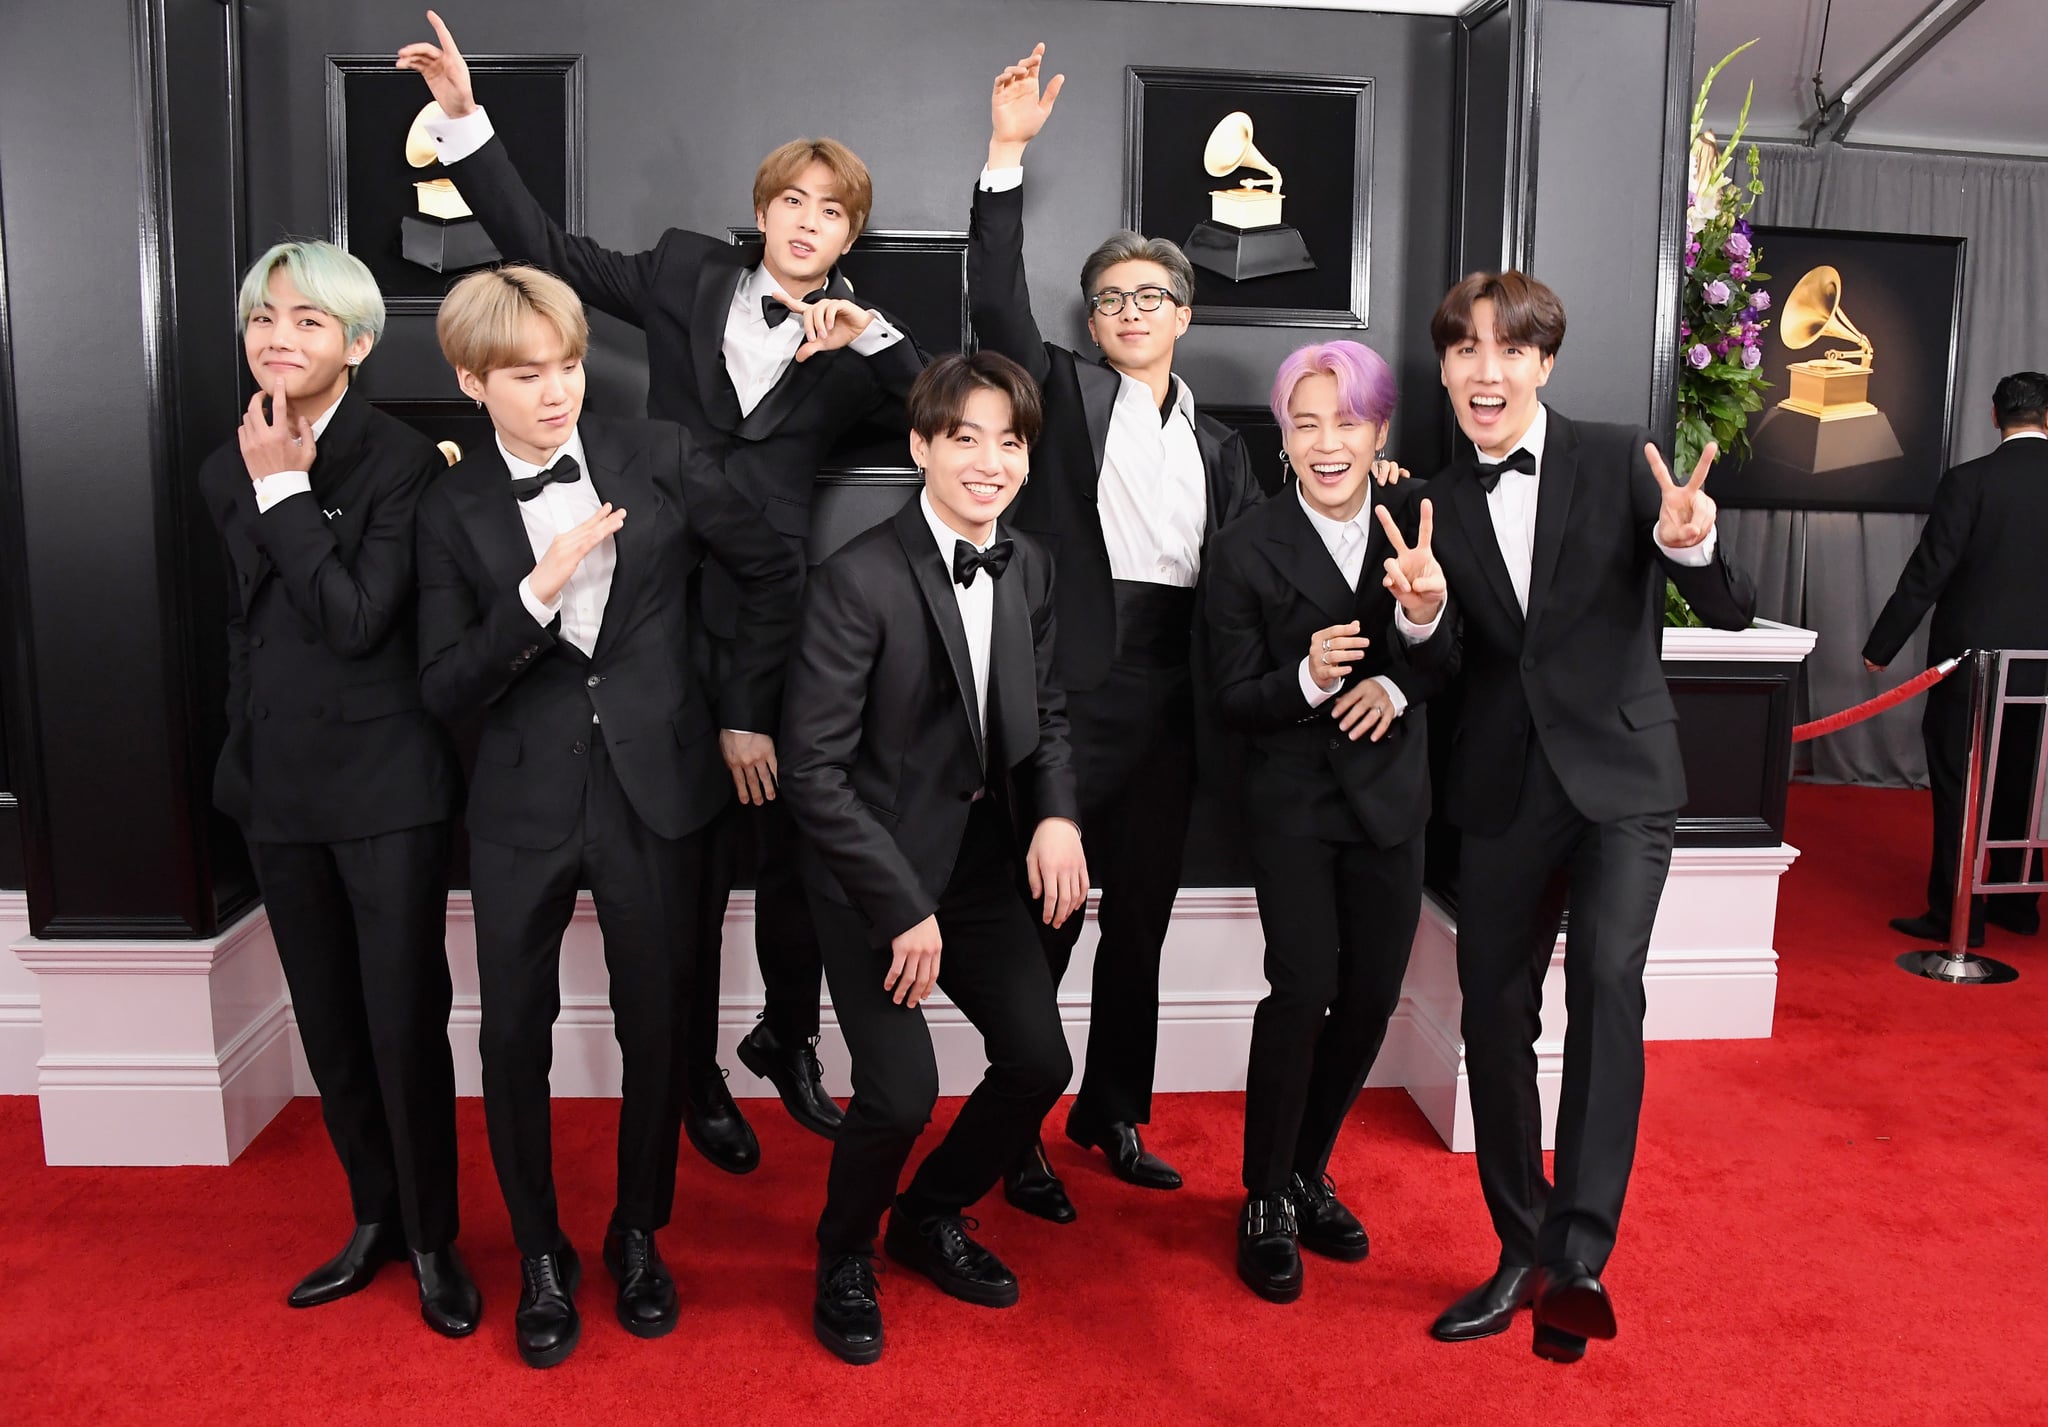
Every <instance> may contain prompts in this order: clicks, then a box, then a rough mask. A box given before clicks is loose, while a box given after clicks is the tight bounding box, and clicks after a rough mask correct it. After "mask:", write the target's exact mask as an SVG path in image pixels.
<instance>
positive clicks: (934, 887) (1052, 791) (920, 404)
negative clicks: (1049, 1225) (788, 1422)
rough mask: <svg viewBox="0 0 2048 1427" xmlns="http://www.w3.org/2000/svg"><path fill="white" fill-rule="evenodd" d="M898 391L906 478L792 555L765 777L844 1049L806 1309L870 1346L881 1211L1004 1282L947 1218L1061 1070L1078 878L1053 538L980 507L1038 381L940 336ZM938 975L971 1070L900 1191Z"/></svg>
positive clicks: (936, 1255) (893, 1235) (926, 1269)
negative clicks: (805, 576)
mask: <svg viewBox="0 0 2048 1427" xmlns="http://www.w3.org/2000/svg"><path fill="white" fill-rule="evenodd" d="M909 412H910V421H911V437H910V452H911V457H912V459H913V460H915V461H916V463H917V465H918V467H919V468H920V469H921V470H922V471H923V472H924V480H925V485H924V490H923V492H922V493H921V494H920V495H919V496H918V497H917V499H916V500H913V501H910V502H909V503H907V504H906V505H905V506H904V507H903V509H902V511H901V512H900V513H898V514H897V515H896V516H895V517H894V518H892V519H890V520H886V521H884V522H883V523H882V524H880V525H877V526H875V527H874V528H873V529H871V530H869V531H867V532H866V533H865V534H862V535H858V536H855V537H854V539H853V540H852V541H850V542H849V543H848V544H847V545H846V546H845V547H844V548H843V549H841V550H840V551H839V552H838V553H836V554H835V555H833V556H832V557H831V558H830V559H829V560H827V561H826V562H825V563H824V564H823V565H821V566H819V567H818V569H817V571H816V572H815V573H814V574H813V575H812V577H811V583H810V588H809V590H808V591H807V593H806V599H805V607H804V617H803V623H802V627H801V630H800V633H799V635H798V638H797V647H796V653H795V656H794V658H793V659H792V661H791V667H790V680H789V697H788V701H787V705H786V713H785V717H784V720H783V747H784V748H785V750H786V755H787V756H786V757H785V759H784V768H785V770H786V771H785V774H784V790H785V792H786V793H787V795H788V798H789V801H790V806H791V810H792V811H793V812H794V813H795V815H796V818H797V821H798V824H799V825H800V826H801V827H802V829H803V831H804V834H805V839H806V840H805V881H806V885H807V886H808V887H809V889H810V894H811V909H812V915H813V917H814V918H815V919H816V924H817V927H818V931H819V935H820V939H821V941H822V944H823V946H824V949H825V974H826V978H827V980H829V981H830V983H831V986H832V1005H833V1008H834V1010H835V1012H836V1013H837V1015H838V1017H839V1025H840V1027H841V1029H842V1030H843V1031H844V1033H845V1035H846V1044H847V1049H848V1050H849V1051H850V1052H852V1057H853V1099H852V1100H851V1101H850V1102H849V1103H848V1104H847V1107H846V1123H845V1124H844V1125H842V1126H841V1127H840V1131H839V1136H838V1139H837V1141H836V1143H834V1145H833V1146H832V1169H831V1175H830V1179H829V1181H828V1183H827V1186H826V1198H825V1210H824V1213H823V1214H822V1215H821V1216H820V1217H819V1220H818V1278H817V1298H816V1301H815V1303H814V1305H813V1309H812V1327H813V1330H814V1331H815V1332H816V1334H817V1336H818V1340H819V1341H820V1342H822V1343H823V1344H824V1345H825V1346H826V1347H827V1348H829V1349H831V1351H832V1352H834V1353H836V1354H838V1355H839V1356H840V1357H841V1358H843V1359H845V1360H846V1361H848V1362H852V1363H870V1362H873V1361H875V1360H876V1359H877V1358H879V1357H880V1356H881V1353H882V1343H883V1336H882V1316H881V1310H880V1308H879V1306H878V1305H877V1303H876V1299H875V1276H874V1274H875V1270H874V1265H873V1263H872V1262H871V1260H872V1258H873V1254H874V1238H875V1227H876V1224H877V1222H878V1221H879V1220H880V1218H881V1216H882V1214H883V1212H884V1211H885V1210H886V1211H888V1214H889V1228H888V1233H887V1235H886V1236H885V1239H884V1243H885V1245H886V1247H887V1249H888V1251H889V1256H890V1257H891V1258H893V1259H895V1260H896V1261H897V1262H898V1263H900V1264H903V1265H904V1266H905V1267H908V1268H912V1269H915V1270H916V1271H917V1272H919V1273H922V1274H924V1275H926V1276H927V1277H929V1278H930V1279H931V1280H932V1282H934V1283H935V1284H937V1285H938V1287H939V1288H940V1289H941V1290H942V1291H943V1292H946V1293H949V1294H951V1295H953V1296H954V1297H956V1298H960V1299H964V1300H965V1301H967V1302H969V1303H978V1304H982V1305H984V1306H987V1307H992V1308H1001V1307H1008V1306H1009V1305H1011V1304H1014V1303H1015V1302H1016V1301H1017V1298H1018V1288H1017V1279H1016V1277H1015V1275H1013V1274H1012V1273H1011V1272H1010V1270H1009V1269H1008V1268H1006V1267H1004V1265H1003V1264H1002V1263H1001V1262H1000V1261H999V1260H998V1259H997V1258H996V1256H995V1255H994V1254H992V1253H990V1252H989V1251H988V1250H987V1249H985V1248H983V1247H982V1246H981V1245H979V1244H977V1243H976V1242H975V1241H974V1240H973V1239H971V1238H969V1237H968V1234H967V1231H968V1229H970V1228H972V1227H974V1220H972V1219H969V1218H966V1217H964V1215H965V1211H966V1210H967V1208H968V1206H969V1205H971V1204H973V1203H974V1202H975V1201H976V1200H977V1199H979V1198H981V1196H982V1195H983V1194H985V1193H987V1192H988V1191H989V1190H990V1189H991V1188H993V1187H994V1185H995V1183H996V1181H997V1180H998V1179H999V1178H1001V1176H1002V1173H1003V1169H1004V1166H1006V1165H1008V1164H1010V1163H1012V1162H1013V1161H1014V1160H1015V1159H1016V1157H1017V1156H1018V1154H1019V1153H1021V1152H1022V1151H1023V1150H1024V1149H1025V1148H1026V1147H1027V1146H1028V1145H1029V1144H1030V1143H1031V1141H1032V1139H1033V1137H1034V1136H1035V1135H1036V1134H1037V1133H1038V1124H1039V1121H1040V1120H1041V1119H1043V1118H1044V1116H1045V1113H1046V1111H1048V1110H1049V1109H1051V1108H1052V1106H1053V1104H1054V1102H1055V1101H1057V1100H1058V1099H1059V1096H1060V1092H1061V1091H1062V1090H1063V1089H1065V1087H1066V1083H1067V1077H1068V1076H1069V1075H1071V1074H1072V1073H1073V1061H1072V1059H1071V1058H1070V1056H1069V1055H1068V1052H1067V1041H1066V1035H1065V1033H1064V1031H1063V1030H1062V1029H1061V1027H1060V1015H1059V1006H1058V1003H1057V1000H1056V994H1055V990H1054V985H1053V980H1052V976H1051V973H1050V971H1049V969H1048V967H1047V966H1046V962H1045V956H1044V953H1043V952H1042V951H1041V950H1040V948H1039V945H1038V938H1037V932H1036V929H1035V928H1034V925H1033V922H1034V916H1033V913H1034V912H1036V913H1037V917H1036V921H1037V922H1038V923H1039V924H1041V925H1044V926H1057V925H1059V924H1060V923H1062V922H1064V921H1066V920H1067V919H1068V918H1070V917H1072V916H1074V915H1076V914H1077V913H1078V912H1079V909H1080V907H1081V904H1082V902H1083V901H1084V900H1086V898H1087V895H1088V868H1087V863H1086V861H1085V860H1084V858H1083V856H1082V851H1081V832H1080V828H1079V826H1078V824H1077V822H1076V821H1075V819H1076V816H1077V815H1078V813H1079V812H1080V804H1079V803H1078V801H1077V799H1076V796H1075V791H1074V770H1073V766H1072V762H1071V757H1070V754H1069V751H1068V748H1067V720H1066V713H1065V710H1064V707H1063V700H1062V698H1061V696H1060V691H1059V686H1058V684H1057V683H1056V682H1055V681H1054V679H1053V676H1052V665H1053V649H1054V640H1053V627H1054V619H1053V610H1054V600H1053V565H1052V560H1051V558H1050V557H1049V555H1048V554H1047V552H1046V551H1045V550H1043V549H1042V548H1041V547H1039V546H1038V545H1037V544H1035V543H1034V542H1033V541H1031V540H1030V539H1029V538H1028V537H1025V536H1020V535H1017V534H1016V533H1015V532H1013V531H1012V530H1010V529H1009V528H1008V526H1006V525H1004V524H1001V523H999V518H1000V517H1001V515H1002V514H1003V512H1004V510H1005V509H1007V508H1008V507H1009V505H1010V502H1011V501H1012V500H1014V499H1015V497H1016V495H1017V491H1018V489H1019V487H1021V486H1022V485H1023V484H1024V482H1025V480H1026V478H1027V473H1028V471H1029V467H1030V453H1031V449H1032V446H1033V443H1034V441H1035V439H1036V438H1037V436H1038V435H1039V431H1040V423H1041V416H1040V408H1039V401H1038V390H1037V388H1036V387H1035V386H1033V385H1032V382H1031V379H1030V377H1028V376H1027V375H1025V373H1024V371H1023V370H1022V369H1021V368H1020V367H1018V366H1017V365H1016V364H1015V363H1014V362H1011V361H1010V360H1009V359H1008V358H1006V357H1002V356H1000V355H998V354H996V353H994V352H989V351H981V352H977V353H975V354H974V355H973V356H971V357H964V356H946V357H941V358H940V359H939V360H938V361H936V362H934V363H933V364H932V365H931V367H930V368H928V369H927V370H926V371H925V373H924V375H923V376H922V377H920V378H919V379H918V382H917V385H916V386H915V387H913V388H912V389H911V393H910V403H909ZM1027 885H1028V887H1029V889H1030V891H1029V895H1030V898H1031V899H1032V900H1034V901H1037V902H1038V903H1039V906H1037V907H1034V906H1033V905H1032V904H1031V901H1027V900H1026V896H1025V891H1024V888H1025V886H1027ZM942 958H943V960H942ZM934 985H936V986H938V987H939V988H940V989H941V990H943V991H944V992H945V993H946V995H947V996H948V997H949V998H951V1000H952V1002H953V1004H954V1005H955V1006H957V1007H958V1008H959V1009H960V1011H961V1012H962V1014H964V1015H965V1016H966V1017H967V1019H968V1021H969V1022H970V1023H971V1024H972V1025H973V1026H974V1027H975V1029H976V1030H978V1031H980V1032H981V1036H982V1042H983V1045H984V1046H985V1047H986V1049H987V1052H988V1061H989V1066H988V1072H987V1074H985V1075H984V1076H983V1077H982V1081H981V1083H980V1085H978V1086H976V1087H975V1090H974V1093H973V1094H972V1095H970V1096H968V1098H967V1103H966V1104H965V1105H963V1106H962V1107H961V1109H960V1114H959V1117H958V1118H957V1119H956V1120H955V1121H954V1122H953V1127H952V1129H951V1130H949V1131H948V1132H947V1134H946V1136H945V1138H944V1139H943V1140H941V1141H940V1142H939V1143H938V1145H937V1146H935V1147H934V1148H933V1149H932V1151H931V1153H930V1154H928V1155H926V1156H925V1158H924V1162H923V1163H922V1164H920V1165H919V1166H918V1168H917V1173H916V1174H915V1175H914V1176H912V1178H911V1181H910V1184H909V1186H908V1187H907V1188H905V1189H904V1190H903V1192H902V1193H901V1194H898V1193H897V1192H896V1186H897V1181H898V1178H899V1176H900V1175H901V1173H902V1170H903V1165H904V1163H905V1161H906V1160H908V1159H909V1157H910V1151H911V1148H912V1146H913V1145H915V1143H916V1141H917V1137H918V1134H919V1133H920V1132H921V1131H922V1130H923V1129H924V1127H925V1124H926V1123H927V1121H929V1119H930V1118H931V1112H932V1105H933V1103H934V1102H935V1101H936V1099H937V1098H938V1093H939V1075H938V1066H937V1063H936V1061H935V1060H934V1058H933V1053H932V1040H931V1032H930V1030H929V1029H928V1028H927V1027H926V1025H925V1020H924V1013H923V1012H922V1011H921V1010H920V1009H919V1007H920V1006H921V1005H922V1004H923V1002H924V1000H925V998H926V997H927V996H929V995H930V994H931V990H932V987H933V986H934ZM892 1201H893V1206H892Z"/></svg>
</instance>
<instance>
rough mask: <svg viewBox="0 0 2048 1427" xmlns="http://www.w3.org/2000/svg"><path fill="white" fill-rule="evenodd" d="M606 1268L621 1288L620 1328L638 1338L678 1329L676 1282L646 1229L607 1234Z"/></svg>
mask: <svg viewBox="0 0 2048 1427" xmlns="http://www.w3.org/2000/svg"><path fill="white" fill-rule="evenodd" d="M604 1266H605V1267H606V1268H608V1269H610V1270H611V1275H612V1278H613V1280H614V1281H615V1282H616V1283H617V1284H618V1285H619V1297H618V1302H617V1305H616V1308H617V1312H618V1315H619V1326H620V1327H621V1328H624V1329H625V1330H626V1331H627V1332H628V1333H631V1334H632V1335H633V1336H634V1337H636V1338H659V1337H662V1336H664V1335H665V1334H667V1333H668V1332H670V1331H671V1330H673V1329H674V1327H675V1326H676V1281H675V1279H674V1278H673V1277H672V1276H670V1274H669V1271H668V1265H667V1264H665V1263H663V1262H662V1261H661V1250H660V1248H658V1247H657V1246H656V1245H655V1242H654V1235H653V1234H651V1233H649V1232H648V1231H647V1230H645V1229H622V1228H620V1227H619V1226H618V1225H617V1224H614V1225H612V1226H611V1227H610V1228H609V1229H606V1230H605V1231H604Z"/></svg>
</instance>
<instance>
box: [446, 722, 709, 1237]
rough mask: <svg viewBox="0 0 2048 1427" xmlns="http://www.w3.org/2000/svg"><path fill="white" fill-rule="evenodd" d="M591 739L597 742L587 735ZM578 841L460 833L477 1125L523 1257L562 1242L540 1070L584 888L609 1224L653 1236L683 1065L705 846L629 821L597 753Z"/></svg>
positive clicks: (697, 837)
mask: <svg viewBox="0 0 2048 1427" xmlns="http://www.w3.org/2000/svg"><path fill="white" fill-rule="evenodd" d="M593 735H595V730H593ZM589 746H590V751H589V754H588V757H589V758H590V771H589V775H588V777H587V779H586V781H585V784H584V795H583V815H582V817H581V818H580V819H579V820H578V822H577V825H576V830H575V831H574V832H572V833H571V834H570V835H569V837H568V838H567V839H566V840H565V841H564V842H563V843H562V844H561V845H560V846H558V847H552V848H549V849H547V850H546V851H536V850H534V849H532V848H525V847H510V846H507V845H506V844H504V843H498V842H492V841H491V840H490V838H489V837H488V836H487V835H486V833H485V832H480V831H476V830H472V832H471V834H470V870H471V878H470V880H471V885H472V888H473V893H474V897H475V903H476V962H477V980H478V983H479V986H480V989H481V991H482V995H483V1026H482V1034H481V1037H480V1040H481V1048H482V1052H483V1073H484V1074H483V1079H484V1118H485V1121H486V1123H487V1124H488V1125H489V1127H490V1137H491V1161H492V1163H493V1164H494V1165H495V1166H496V1167H497V1171H498V1186H499V1188H500V1190H502V1191H503V1193H504V1195H505V1207H506V1208H507V1209H508V1210H509V1211H510V1212H511V1217H512V1237H513V1238H514V1240H516V1241H517V1243H518V1244H519V1251H520V1252H521V1253H522V1254H525V1255H528V1256H529V1257H530V1256H533V1255H536V1254H543V1253H549V1252H552V1251H553V1250H555V1249H557V1248H559V1247H560V1246H561V1245H562V1244H563V1243H564V1242H565V1240H564V1239H563V1237H562V1231H561V1225H560V1222H559V1218H558V1215H557V1211H556V1205H555V1178H554V1152H553V1141H552V1134H551V1125H550V1120H549V1111H550V1098H549V1089H548V1071H549V1069H550V1068H551V1067H552V1065H553V1064H554V1024H555V1017H556V1016H557V1015H558V1014H559V1013H560V1011H561V1009H562V994H561V960H562V933H563V932H564V931H566V930H567V929H568V926H569V919H570V917H571V916H572V915H573V913H574V912H575V910H576V892H577V889H578V888H579V887H588V888H589V889H590V894H591V898H592V900H594V901H595V902H596V904H597V924H598V928H599V929H600V930H601V931H602V932H603V934H604V960H605V967H606V970H607V971H609V972H610V975H611V1008H612V1029H613V1034H614V1035H616V1036H617V1038H618V1042H619V1052H620V1056H621V1058H622V1059H623V1061H624V1067H625V1072H624V1078H623V1082H622V1085H621V1089H620V1099H619V1142H618V1200H617V1204H616V1206H615V1208H614V1210H613V1213H612V1219H613V1222H614V1223H617V1224H619V1225H620V1226H622V1227H625V1228H629V1229H647V1230H654V1229H658V1228H660V1227H662V1226H663V1225H664V1224H666V1223H668V1220H669V1214H670V1211H671V1209H672V1208H673V1206H674V1201H675V1186H676V1146H677V1143H678V1140H679V1138H680V1136H681V1133H682V1123H683V1121H682V1105H683V1059H684V1058H683V1055H682V1047H681V1046H680V1045H678V1044H677V1028H678V1027H680V1026H681V1025H683V1024H684V1021H685V1019H686V1014H687V1007H686V998H687V997H688V995H689V991H690V985H691V979H690V971H691V960H692V954H693V951H694V942H695V929H696V926H697V915H698V889H699V885H700V879H701V876H702V870H703V850H702V847H701V841H702V838H703V836H704V834H702V833H701V832H700V833H695V834H692V835H691V836H689V837H685V838H680V839H670V838H665V837H659V836H657V835H655V834H654V833H653V832H652V831H650V830H649V829H648V827H647V825H646V824H645V823H643V822H641V821H640V815H639V814H638V813H636V812H634V811H633V808H632V805H631V803H629V802H628V801H627V799H626V794H625V790H624V789H623V788H621V787H620V786H619V780H618V777H617V775H616V774H615V773H613V771H612V767H611V760H610V759H609V758H608V757H607V756H606V754H605V748H604V740H603V739H602V738H601V737H596V736H593V737H592V738H591V739H590V741H589Z"/></svg>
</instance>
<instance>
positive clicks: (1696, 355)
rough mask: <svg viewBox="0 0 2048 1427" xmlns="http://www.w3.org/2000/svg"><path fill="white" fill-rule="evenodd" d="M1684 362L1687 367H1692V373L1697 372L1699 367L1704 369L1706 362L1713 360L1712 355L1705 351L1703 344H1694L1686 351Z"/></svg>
mask: <svg viewBox="0 0 2048 1427" xmlns="http://www.w3.org/2000/svg"><path fill="white" fill-rule="evenodd" d="M1685 360H1686V363H1687V365H1689V366H1690V367H1692V369H1693V370H1694V371H1698V370H1699V369H1700V368H1701V367H1704V366H1705V365H1706V364H1707V363H1708V362H1711V361H1713V360H1714V354H1713V353H1712V352H1709V351H1708V350H1707V348H1706V344H1705V343H1702V342H1695V343H1693V344H1692V346H1691V347H1690V348H1689V349H1688V350H1687V351H1686V354H1685Z"/></svg>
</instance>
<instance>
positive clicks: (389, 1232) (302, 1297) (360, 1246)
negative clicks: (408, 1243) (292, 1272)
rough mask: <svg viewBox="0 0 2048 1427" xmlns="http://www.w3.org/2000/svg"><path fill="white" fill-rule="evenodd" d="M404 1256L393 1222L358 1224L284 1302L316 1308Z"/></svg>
mask: <svg viewBox="0 0 2048 1427" xmlns="http://www.w3.org/2000/svg"><path fill="white" fill-rule="evenodd" d="M404 1257H405V1236H404V1235H403V1234H402V1233H400V1232H399V1228H398V1226H397V1225H396V1224H358V1225H356V1230H355V1232H354V1233H353V1234H350V1235H349V1236H348V1243H347V1244H345V1245H344V1246H343V1247H342V1250H341V1252H340V1253H338V1254H336V1255H335V1256H334V1257H333V1258H331V1259H329V1260H328V1261H327V1262H326V1263H324V1264H321V1265H320V1267H318V1268H316V1269H314V1270H313V1271H312V1272H311V1273H309V1274H307V1275H306V1276H305V1277H304V1278H302V1279H300V1280H299V1282H298V1285H297V1287H295V1288H293V1289H292V1291H291V1293H290V1294H289V1295H287V1296H286V1298H285V1302H287V1303H289V1304H291V1306H292V1307H294V1308H318V1307H319V1306H320V1305H321V1304H323V1303H332V1302H333V1301H334V1300H335V1299H337V1298H346V1297H348V1296H349V1295H350V1294H351V1293H360V1292H362V1290H364V1289H366V1288H368V1287H369V1286H370V1281H371V1280H372V1279H374V1278H375V1277H376V1276H377V1270H378V1269H380V1268H382V1267H384V1265H385V1264H388V1263H395V1262H397V1261H398V1260H399V1259H402V1258H404Z"/></svg>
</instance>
